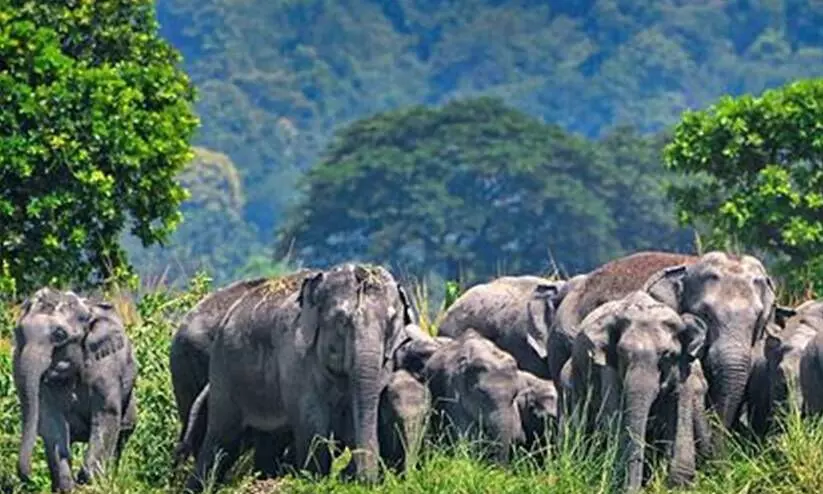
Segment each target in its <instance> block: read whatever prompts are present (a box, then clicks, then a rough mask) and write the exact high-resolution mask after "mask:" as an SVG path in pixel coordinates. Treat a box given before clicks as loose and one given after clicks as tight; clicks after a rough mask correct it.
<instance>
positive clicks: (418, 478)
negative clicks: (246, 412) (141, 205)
mask: <svg viewBox="0 0 823 494" xmlns="http://www.w3.org/2000/svg"><path fill="white" fill-rule="evenodd" d="M211 288H212V287H211V286H210V282H209V280H208V278H206V277H203V276H197V277H195V278H194V279H193V280H191V282H190V284H189V286H188V288H187V289H186V290H184V291H171V290H167V289H165V288H163V287H152V289H151V290H147V291H146V293H144V294H143V295H142V296H141V297H140V299H139V301H135V297H134V296H132V295H131V294H129V293H126V292H118V291H116V290H115V291H113V292H111V293H109V294H107V296H108V297H109V298H110V299H112V300H114V302H115V303H116V305H117V307H118V311H119V312H120V313H121V314H122V315H123V318H124V320H125V321H126V323H127V331H128V334H129V335H130V337H131V338H132V340H133V341H134V343H135V347H136V353H137V358H138V361H139V363H140V371H139V372H140V374H139V378H138V384H137V399H138V407H139V423H138V426H137V430H136V431H135V433H134V435H133V436H132V438H131V440H130V442H129V444H128V446H127V449H126V451H125V453H124V455H123V460H122V462H121V465H120V468H119V469H118V471H116V472H110V473H109V474H108V475H107V476H106V477H105V478H102V479H99V480H98V481H97V482H95V484H94V485H92V486H87V487H84V488H83V489H82V490H81V491H82V492H86V493H92V494H98V493H99V494H103V493H111V494H120V493H123V494H125V493H129V494H131V493H134V494H144V493H147V494H148V493H175V492H181V486H182V484H183V482H184V480H185V477H186V475H187V474H188V471H189V469H190V468H191V463H189V464H187V465H183V466H182V467H181V468H180V469H179V470H178V471H173V470H172V469H171V452H172V448H173V446H174V443H175V441H176V438H177V434H178V424H177V418H176V412H175V406H174V399H173V395H172V390H171V382H170V374H169V370H168V350H169V343H170V339H171V335H172V334H173V331H174V330H175V324H176V321H177V320H178V319H179V317H180V316H181V315H182V314H183V313H185V311H186V310H188V309H189V308H191V307H192V306H193V305H194V304H195V303H196V302H197V301H198V300H199V299H200V298H201V297H202V296H203V295H205V294H206V293H208V291H209V290H210V289H211ZM452 290H455V288H454V287H453V288H452ZM412 291H413V293H414V295H413V298H414V299H415V301H416V303H417V304H418V312H419V313H420V314H421V315H423V314H425V316H424V317H426V319H425V320H424V321H423V323H424V324H423V325H424V326H425V328H426V329H427V330H429V331H431V332H432V333H434V332H435V331H436V323H437V321H438V318H439V315H440V314H441V313H442V311H443V309H445V308H446V307H447V305H448V303H449V301H450V299H453V297H454V296H455V294H454V293H451V294H449V296H448V297H445V300H443V302H442V303H439V304H436V305H435V304H431V306H429V304H430V302H429V293H430V292H429V291H428V288H427V287H426V286H425V284H419V285H418V286H416V287H415V288H414V289H413V290H412ZM16 315H17V314H16V312H15V309H14V308H13V307H6V308H4V310H3V311H2V312H0V491H1V492H48V490H49V481H48V471H47V468H46V464H45V459H44V456H43V451H42V443H41V442H40V441H38V446H37V448H36V452H35V460H34V465H33V466H34V473H35V475H34V479H33V484H32V485H31V486H28V487H23V486H21V485H20V484H19V482H18V480H17V478H16V467H15V465H16V461H17V448H18V446H19V441H20V410H19V406H18V403H17V398H16V396H15V392H14V387H13V383H12V378H11V341H10V338H11V334H12V327H13V322H14V318H15V317H16ZM781 424H782V431H781V432H780V433H779V434H776V435H775V436H773V437H771V438H770V439H768V440H767V442H766V444H765V445H763V446H762V447H755V446H754V445H752V444H748V443H745V442H742V441H731V442H730V444H729V447H728V452H727V455H725V457H724V458H722V459H718V460H714V461H711V462H708V463H707V464H705V465H702V466H701V468H700V471H699V472H698V476H697V479H696V482H695V484H694V486H693V487H691V488H689V489H682V490H681V491H680V492H694V493H717V494H732V493H780V494H783V493H785V494H789V493H798V494H800V493H813V492H815V493H816V492H821V491H823V419H819V420H811V419H809V420H801V419H800V416H799V413H797V411H796V410H795V411H789V412H787V413H786V414H785V416H784V417H783V419H782V421H781ZM603 436H604V437H601V438H600V441H595V440H594V439H592V438H589V437H584V436H582V435H581V434H577V433H574V431H567V434H564V436H563V437H564V440H563V442H562V443H560V444H555V445H554V446H553V447H552V448H551V451H549V454H548V455H547V458H546V460H545V462H544V463H543V464H542V465H541V464H539V463H538V462H536V461H535V459H534V458H533V457H532V456H530V455H529V454H527V453H526V452H520V453H519V454H516V455H515V458H514V461H513V463H512V464H511V465H510V466H508V467H502V466H498V465H494V464H492V463H490V462H486V461H482V460H480V459H478V455H477V454H476V445H475V444H473V443H471V442H461V443H459V444H457V445H454V446H445V445H443V444H442V443H433V444H426V445H424V447H422V448H420V451H419V455H417V461H416V464H415V467H414V468H412V469H410V470H409V471H408V472H406V473H405V474H404V475H401V476H398V475H394V474H391V473H387V476H386V478H385V480H384V481H383V482H382V483H380V484H379V485H376V486H365V485H360V484H356V483H352V482H342V481H340V480H337V479H336V478H335V477H329V478H324V479H312V478H309V477H308V476H306V475H299V474H298V475H291V476H288V477H286V478H283V479H278V480H270V481H266V482H256V481H254V479H253V477H252V476H251V475H250V473H251V467H250V461H249V458H248V456H246V457H245V458H243V459H242V460H241V461H240V462H239V463H238V465H236V467H235V468H234V469H233V473H234V475H233V478H232V480H231V482H229V484H228V485H226V486H224V487H222V488H220V489H215V490H213V492H221V493H241V492H245V493H254V494H261V493H268V492H277V493H307V494H308V493H342V494H355V493H369V494H377V493H385V494H401V493H403V494H405V493H435V494H439V493H443V494H446V493H449V494H451V493H460V494H471V493H521V492H523V493H526V492H529V493H546V494H553V493H584V494H600V493H603V494H605V493H609V492H613V491H614V488H615V486H616V485H618V483H619V478H620V472H619V471H618V470H617V468H615V467H614V465H615V458H616V454H617V453H616V451H617V448H616V441H615V439H614V437H612V436H610V435H608V434H603ZM598 444H600V445H601V446H598ZM602 445H605V446H602ZM83 450H84V445H75V446H74V447H73V451H74V456H73V460H74V462H73V463H74V469H75V471H76V469H77V468H79V464H80V462H81V461H82V453H83ZM345 461H346V457H345V456H343V457H341V458H339V459H338V460H337V461H336V462H335V466H336V468H337V469H338V470H339V469H340V468H342V466H343V465H344V464H345ZM664 478H665V476H664V475H663V472H662V471H657V472H656V474H655V475H654V477H653V479H652V481H651V482H650V485H649V486H648V487H647V491H648V492H652V493H664V492H671V491H670V490H669V489H668V488H667V487H666V485H665V482H664V480H663V479H664Z"/></svg>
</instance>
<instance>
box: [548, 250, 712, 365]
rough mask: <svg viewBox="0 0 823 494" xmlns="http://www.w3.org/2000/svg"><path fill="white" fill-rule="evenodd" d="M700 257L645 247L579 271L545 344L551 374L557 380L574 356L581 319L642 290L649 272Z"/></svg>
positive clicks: (650, 273) (559, 308) (558, 309)
mask: <svg viewBox="0 0 823 494" xmlns="http://www.w3.org/2000/svg"><path fill="white" fill-rule="evenodd" d="M697 259H698V258H697V257H695V256H691V255H684V254H676V253H670V252H659V251H643V252H637V253H634V254H631V255H629V256H625V257H621V258H618V259H614V260H612V261H610V262H608V263H606V264H604V265H602V266H600V267H599V268H597V269H595V270H593V271H591V272H590V273H585V274H581V275H577V276H575V277H574V278H572V280H570V281H573V282H574V283H570V286H568V287H567V288H566V290H565V291H566V292H567V293H565V294H564V296H563V297H562V299H561V300H560V301H559V305H558V306H557V310H556V313H555V315H554V319H553V321H552V324H551V326H550V330H549V335H548V338H547V344H546V351H547V356H546V361H547V364H548V367H549V377H550V378H551V379H553V380H555V381H557V380H558V379H559V378H560V372H561V370H562V369H563V366H564V365H565V363H566V361H567V360H568V359H569V358H570V357H571V351H572V343H573V341H574V338H575V336H576V335H577V328H578V327H579V325H580V322H581V321H583V319H584V318H585V317H586V316H587V315H588V314H589V313H590V312H591V311H593V310H594V309H596V308H597V307H599V306H601V305H603V304H605V303H606V302H609V301H612V300H618V299H621V298H623V297H624V296H626V295H628V294H629V293H631V292H633V291H635V290H640V289H641V288H642V287H643V284H644V283H645V282H646V281H647V280H648V279H649V277H650V276H652V275H654V274H655V273H658V272H659V271H660V270H661V269H663V268H666V267H669V266H679V265H688V264H690V263H693V262H695V261H697Z"/></svg>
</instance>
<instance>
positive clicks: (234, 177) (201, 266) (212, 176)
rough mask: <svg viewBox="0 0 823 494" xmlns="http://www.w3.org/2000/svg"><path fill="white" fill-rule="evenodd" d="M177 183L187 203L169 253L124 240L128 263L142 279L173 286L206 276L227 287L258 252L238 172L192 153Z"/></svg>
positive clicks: (213, 157) (211, 156)
mask: <svg viewBox="0 0 823 494" xmlns="http://www.w3.org/2000/svg"><path fill="white" fill-rule="evenodd" d="M178 180H179V182H180V184H181V185H182V186H183V187H184V188H185V189H186V190H187V192H188V194H189V198H188V199H187V200H186V201H185V202H183V203H182V205H181V207H180V211H181V213H182V215H183V222H182V224H181V225H180V226H179V227H178V228H177V230H176V231H175V232H174V233H173V234H172V235H171V237H170V238H169V243H168V244H169V245H168V247H165V248H163V247H160V246H152V247H151V248H148V249H142V248H140V245H139V241H138V240H137V239H136V238H134V237H133V236H132V237H126V238H125V239H124V245H125V246H127V247H128V248H129V250H130V258H131V259H132V260H133V262H134V264H135V265H138V266H140V269H139V271H140V273H141V275H142V276H143V278H144V279H146V278H148V279H151V278H160V277H162V278H164V280H165V282H166V283H168V284H172V285H175V286H177V285H181V284H184V283H185V281H186V280H187V279H188V278H189V277H190V276H191V274H192V273H195V272H198V271H202V270H207V271H208V272H209V273H210V274H211V275H212V276H213V277H214V279H215V281H216V282H217V283H219V284H223V283H226V282H229V281H231V280H232V279H233V277H234V276H235V275H238V273H237V271H238V267H240V266H243V265H244V263H247V262H248V259H249V258H250V257H251V256H257V255H259V254H258V253H259V252H260V251H261V250H262V246H261V245H260V244H259V242H258V240H257V232H256V231H255V229H254V228H253V227H252V226H250V225H249V224H248V223H246V222H245V221H244V220H243V207H244V205H245V201H246V198H245V193H244V191H243V184H242V181H241V179H240V175H239V173H238V171H237V168H236V167H235V165H234V163H232V161H231V160H230V159H229V158H228V156H226V155H225V154H222V153H217V152H215V151H211V150H209V149H205V148H201V147H195V148H194V159H193V160H192V161H191V162H189V163H188V165H187V166H186V168H185V169H184V170H183V171H182V173H180V175H179V176H178Z"/></svg>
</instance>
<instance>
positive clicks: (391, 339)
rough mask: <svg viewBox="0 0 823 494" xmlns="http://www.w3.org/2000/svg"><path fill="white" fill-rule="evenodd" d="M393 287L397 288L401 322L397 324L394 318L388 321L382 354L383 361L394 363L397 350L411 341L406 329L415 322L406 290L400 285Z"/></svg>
mask: <svg viewBox="0 0 823 494" xmlns="http://www.w3.org/2000/svg"><path fill="white" fill-rule="evenodd" d="M395 286H396V287H397V294H398V297H399V299H400V305H401V307H400V309H401V310H400V314H401V322H400V324H397V322H396V320H395V318H394V317H392V319H391V320H389V321H388V326H387V328H386V330H387V331H388V334H387V335H386V342H385V345H386V347H385V349H384V353H383V357H384V360H385V361H388V362H394V354H395V353H397V350H398V349H399V348H400V347H401V346H403V345H404V344H406V343H407V342H409V341H410V340H412V336H411V335H410V334H409V332H408V331H407V330H406V327H407V326H410V325H412V324H414V321H415V317H414V313H413V312H412V311H413V309H412V304H411V302H410V300H409V296H408V294H407V293H406V290H404V289H403V287H402V286H401V285H400V283H397V284H396V285H395Z"/></svg>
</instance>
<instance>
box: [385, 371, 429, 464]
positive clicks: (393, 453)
mask: <svg viewBox="0 0 823 494" xmlns="http://www.w3.org/2000/svg"><path fill="white" fill-rule="evenodd" d="M430 403H431V395H430V394H429V390H428V389H427V388H426V386H425V385H424V384H423V383H421V382H420V381H418V380H417V379H415V377H414V376H413V375H412V374H411V373H410V372H408V371H405V370H398V371H396V372H393V373H392V375H391V377H390V378H389V383H388V384H387V385H386V387H385V388H384V389H383V392H382V393H381V395H380V407H379V409H378V423H377V434H378V439H379V441H380V457H381V458H382V459H383V461H384V462H385V463H386V465H387V466H388V467H389V468H392V469H394V470H395V471H396V472H400V471H403V470H405V469H407V468H409V466H410V464H411V463H412V462H413V461H412V458H413V456H414V453H415V452H417V451H418V448H419V447H420V445H421V443H420V442H421V441H422V439H423V431H424V427H425V422H426V417H427V414H428V412H429V409H430ZM410 457H411V458H410Z"/></svg>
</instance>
